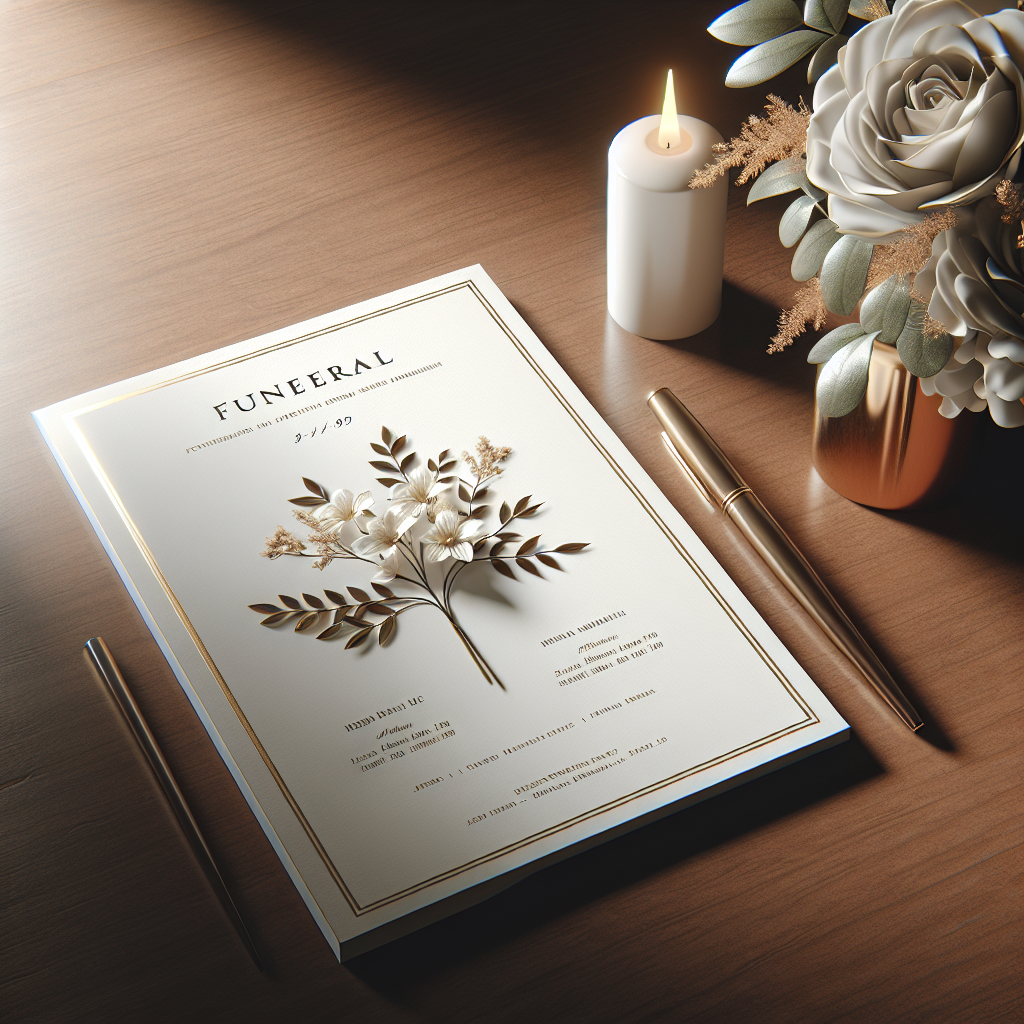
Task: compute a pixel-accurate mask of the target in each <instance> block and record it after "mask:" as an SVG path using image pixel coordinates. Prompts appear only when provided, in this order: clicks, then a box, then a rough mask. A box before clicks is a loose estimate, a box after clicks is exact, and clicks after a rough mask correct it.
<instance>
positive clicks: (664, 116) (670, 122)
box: [658, 68, 683, 149]
mask: <svg viewBox="0 0 1024 1024" xmlns="http://www.w3.org/2000/svg"><path fill="white" fill-rule="evenodd" d="M682 141H683V140H682V137H681V136H680V134H679V121H678V119H677V117H676V90H675V86H674V85H673V84H672V69H671V68H670V69H669V72H668V80H667V81H666V82H665V106H664V107H662V110H661V127H660V128H659V129H658V148H659V149H673V148H674V147H676V146H678V145H679V144H680V143H681V142H682Z"/></svg>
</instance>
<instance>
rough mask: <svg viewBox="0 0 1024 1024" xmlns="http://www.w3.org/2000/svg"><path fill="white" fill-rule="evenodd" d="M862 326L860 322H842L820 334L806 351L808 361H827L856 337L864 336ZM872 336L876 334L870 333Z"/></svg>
mask: <svg viewBox="0 0 1024 1024" xmlns="http://www.w3.org/2000/svg"><path fill="white" fill-rule="evenodd" d="M866 337H867V335H866V334H865V333H864V328H863V327H861V325H860V324H843V325H842V327H837V328H836V329H835V330H834V331H829V332H828V334H824V335H822V336H821V337H820V338H819V339H818V340H817V342H816V343H815V345H814V348H812V349H811V351H810V352H808V353H807V362H809V363H827V362H828V361H829V360H830V359H831V358H832V357H833V356H834V355H835V354H836V353H837V352H838V351H839V350H840V349H841V348H845V347H846V346H847V345H849V344H850V343H851V342H854V341H856V340H857V339H858V338H866ZM871 337H872V338H874V337H877V335H874V334H873V335H871Z"/></svg>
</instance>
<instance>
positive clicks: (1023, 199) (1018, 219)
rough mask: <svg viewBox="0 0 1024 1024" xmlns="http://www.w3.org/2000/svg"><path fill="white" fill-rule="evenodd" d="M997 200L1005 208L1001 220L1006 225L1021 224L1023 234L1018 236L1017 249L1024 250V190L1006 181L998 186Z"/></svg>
mask: <svg viewBox="0 0 1024 1024" xmlns="http://www.w3.org/2000/svg"><path fill="white" fill-rule="evenodd" d="M996 200H997V201H998V203H999V205H1000V206H1001V207H1002V208H1003V212H1002V214H1001V215H1000V218H999V219H1000V220H1001V221H1002V222H1003V223H1004V224H1020V226H1021V234H1019V235H1018V236H1017V248H1018V249H1024V189H1022V188H1021V186H1020V185H1014V183H1013V182H1012V181H1008V180H1006V179H1004V180H1003V181H1001V182H999V184H998V185H996Z"/></svg>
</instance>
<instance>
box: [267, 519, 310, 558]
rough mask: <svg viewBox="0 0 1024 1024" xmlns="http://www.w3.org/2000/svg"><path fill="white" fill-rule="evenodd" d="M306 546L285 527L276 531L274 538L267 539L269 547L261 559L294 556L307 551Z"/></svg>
mask: <svg viewBox="0 0 1024 1024" xmlns="http://www.w3.org/2000/svg"><path fill="white" fill-rule="evenodd" d="M305 550H306V545H305V544H303V543H302V541H301V540H299V538H298V537H296V536H295V534H293V533H289V532H288V531H287V530H286V529H285V528H284V527H283V526H279V527H278V528H277V529H276V530H275V531H274V536H273V537H267V546H266V547H265V548H264V549H263V550H262V551H261V552H260V558H278V557H279V556H280V555H285V554H294V553H298V552H299V551H305Z"/></svg>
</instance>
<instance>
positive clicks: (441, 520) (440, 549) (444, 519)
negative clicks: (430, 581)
mask: <svg viewBox="0 0 1024 1024" xmlns="http://www.w3.org/2000/svg"><path fill="white" fill-rule="evenodd" d="M483 532H485V527H484V524H483V523H481V522H480V520H479V519H463V518H462V517H461V516H460V515H459V514H458V512H450V511H447V510H446V511H444V512H442V513H441V514H440V515H438V517H437V519H435V520H434V526H433V528H432V529H431V530H428V531H427V532H426V533H425V534H424V535H423V544H424V549H423V553H424V555H425V556H426V559H427V561H428V562H443V561H444V560H445V559H446V558H457V559H458V560H459V561H460V562H471V561H472V560H473V542H474V541H475V540H477V539H478V538H479V537H480V535H481V533H483Z"/></svg>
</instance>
